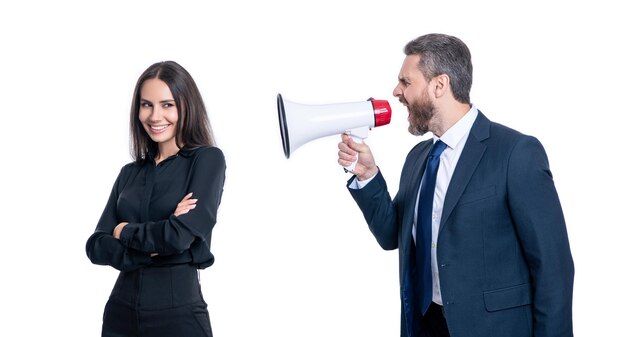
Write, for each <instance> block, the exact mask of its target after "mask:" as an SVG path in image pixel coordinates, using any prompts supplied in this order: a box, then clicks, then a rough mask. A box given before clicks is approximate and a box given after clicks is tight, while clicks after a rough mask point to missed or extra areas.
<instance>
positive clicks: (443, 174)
mask: <svg viewBox="0 0 626 337" xmlns="http://www.w3.org/2000/svg"><path fill="white" fill-rule="evenodd" d="M477 116H478V109H476V107H475V106H473V105H472V107H471V109H470V110H469V111H468V112H467V113H466V114H465V116H463V118H461V119H460V120H459V121H458V122H456V124H454V125H453V126H452V127H451V128H450V129H448V131H446V133H444V134H443V135H442V136H441V138H439V137H437V136H435V135H433V143H434V142H436V141H437V140H438V139H441V141H442V142H444V143H446V145H447V147H446V149H445V150H443V153H442V154H441V157H440V159H439V169H438V171H437V181H436V185H435V196H434V198H433V215H432V243H431V249H432V250H431V254H430V256H431V270H432V277H433V302H435V303H437V304H439V305H441V304H442V300H441V289H440V286H439V269H438V268H437V239H438V237H439V226H440V222H441V214H442V211H443V201H444V200H445V198H446V192H447V191H448V185H449V184H450V179H452V174H453V173H454V169H455V168H456V164H457V163H458V161H459V158H460V157H461V153H462V152H463V148H464V147H465V142H466V141H467V137H468V136H469V132H470V129H471V128H472V125H474V121H475V120H476V117H477ZM372 179H373V177H372V178H370V179H368V180H364V181H358V179H354V180H353V182H352V184H350V188H354V189H361V188H363V187H365V185H367V183H369V182H370V181H371V180H372ZM420 185H421V183H420ZM418 193H419V190H418ZM417 200H419V195H418V197H417ZM414 219H417V202H416V205H415V214H414ZM415 231H416V228H415V223H414V224H413V240H415Z"/></svg>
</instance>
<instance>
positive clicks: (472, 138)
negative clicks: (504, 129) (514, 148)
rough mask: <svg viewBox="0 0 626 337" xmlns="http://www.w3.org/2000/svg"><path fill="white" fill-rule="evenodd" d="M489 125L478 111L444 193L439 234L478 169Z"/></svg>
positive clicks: (487, 136)
mask: <svg viewBox="0 0 626 337" xmlns="http://www.w3.org/2000/svg"><path fill="white" fill-rule="evenodd" d="M490 124H491V122H490V121H489V120H488V119H487V117H485V115H483V114H482V113H481V112H480V111H478V117H476V121H475V122H474V125H473V126H472V129H471V130H470V134H469V136H468V137H467V142H466V143H465V147H464V148H463V153H461V157H460V158H459V162H458V163H457V166H456V168H455V169H454V173H453V174H452V179H451V180H450V184H449V185H448V191H447V192H446V198H445V201H444V203H443V212H442V215H441V226H440V227H439V232H441V229H442V228H443V227H444V226H446V223H447V221H448V218H449V217H450V214H452V211H453V210H454V208H455V207H456V204H457V203H458V202H459V199H460V198H461V195H462V194H463V191H465V187H466V186H467V184H468V183H469V181H470V179H471V178H472V175H473V174H474V171H475V170H476V167H478V163H479V162H480V160H481V158H482V156H483V154H484V152H485V149H486V146H485V145H484V144H482V141H483V140H485V139H487V138H489V127H490Z"/></svg>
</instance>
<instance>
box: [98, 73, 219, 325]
mask: <svg viewBox="0 0 626 337" xmlns="http://www.w3.org/2000/svg"><path fill="white" fill-rule="evenodd" d="M130 127H131V153H132V155H133V158H134V161H133V162H131V163H129V164H127V165H125V166H124V167H123V168H122V169H121V171H120V173H119V175H118V177H117V180H116V181H115V184H114V185H113V189H112V191H111V195H110V197H109V200H108V202H107V204H106V207H105V209H104V212H103V213H102V216H101V218H100V221H99V222H98V225H97V227H96V230H95V232H94V233H93V234H92V235H91V237H90V238H89V239H88V240H87V247H86V250H87V256H88V257H89V259H90V260H91V262H93V263H94V264H99V265H109V266H112V267H113V268H116V269H118V270H120V274H119V277H118V279H117V282H116V283H115V286H114V287H113V291H112V293H111V296H110V298H109V300H108V302H107V304H106V307H105V310H104V318H103V326H102V336H187V337H188V336H212V332H211V324H210V321H209V314H208V310H207V304H206V302H205V301H204V299H203V297H202V292H201V289H200V282H199V278H198V269H204V268H207V267H209V266H210V265H212V264H213V260H214V258H213V254H212V253H211V249H210V248H211V231H212V229H213V226H214V225H215V223H216V217H217V211H218V207H219V204H220V200H221V196H222V191H223V187H224V178H225V170H226V164H225V160H224V155H223V153H222V151H221V150H220V149H219V148H217V147H215V142H214V138H213V133H212V130H211V126H210V123H209V119H208V116H207V113H206V109H205V107H204V103H203V100H202V97H201V95H200V92H199V91H198V88H197V87H196V84H195V82H194V80H193V78H192V77H191V75H190V74H189V73H188V72H187V71H186V70H185V69H184V68H183V67H181V66H180V65H179V64H177V63H175V62H172V61H167V62H159V63H155V64H153V65H152V66H150V67H149V68H148V69H146V70H145V71H144V73H143V74H142V75H141V77H140V78H139V79H138V81H137V84H136V87H135V91H134V97H133V101H132V107H131V119H130Z"/></svg>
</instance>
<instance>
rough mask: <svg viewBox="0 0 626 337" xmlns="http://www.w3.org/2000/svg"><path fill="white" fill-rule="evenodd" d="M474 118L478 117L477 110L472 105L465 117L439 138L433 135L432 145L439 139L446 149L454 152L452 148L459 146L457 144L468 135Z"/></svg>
mask: <svg viewBox="0 0 626 337" xmlns="http://www.w3.org/2000/svg"><path fill="white" fill-rule="evenodd" d="M476 117H478V109H477V108H476V107H475V106H474V105H473V104H472V106H471V108H470V110H469V111H468V112H467V113H466V114H465V116H463V117H462V118H461V119H459V121H458V122H456V123H455V124H454V125H452V127H451V128H449V129H448V131H446V132H445V133H444V134H443V135H441V138H439V137H437V136H435V135H433V143H434V142H436V141H437V140H439V139H441V141H442V142H444V143H446V145H448V147H450V148H451V149H453V150H454V148H455V147H456V146H457V145H459V142H460V141H461V140H462V139H463V138H464V137H465V136H467V134H469V132H470V130H471V129H472V125H474V121H475V120H476Z"/></svg>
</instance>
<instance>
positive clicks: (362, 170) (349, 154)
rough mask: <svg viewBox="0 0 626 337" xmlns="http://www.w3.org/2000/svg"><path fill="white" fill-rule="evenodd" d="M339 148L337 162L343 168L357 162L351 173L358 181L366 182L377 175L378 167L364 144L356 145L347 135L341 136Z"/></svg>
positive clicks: (368, 148)
mask: <svg viewBox="0 0 626 337" xmlns="http://www.w3.org/2000/svg"><path fill="white" fill-rule="evenodd" d="M337 147H338V148H339V152H338V156H339V159H337V162H338V163H339V165H341V166H343V167H348V166H350V165H351V164H352V163H353V162H354V161H355V160H357V154H358V162H357V163H356V165H355V167H354V171H353V173H354V174H355V175H356V178H357V179H358V180H367V179H370V178H371V177H373V176H375V175H376V174H377V173H378V166H376V162H375V161H374V156H373V155H372V151H371V150H370V147H369V146H367V144H365V143H357V142H355V141H354V140H352V137H350V136H349V135H347V134H345V133H344V134H342V135H341V142H340V143H339V144H338V146H337Z"/></svg>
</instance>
